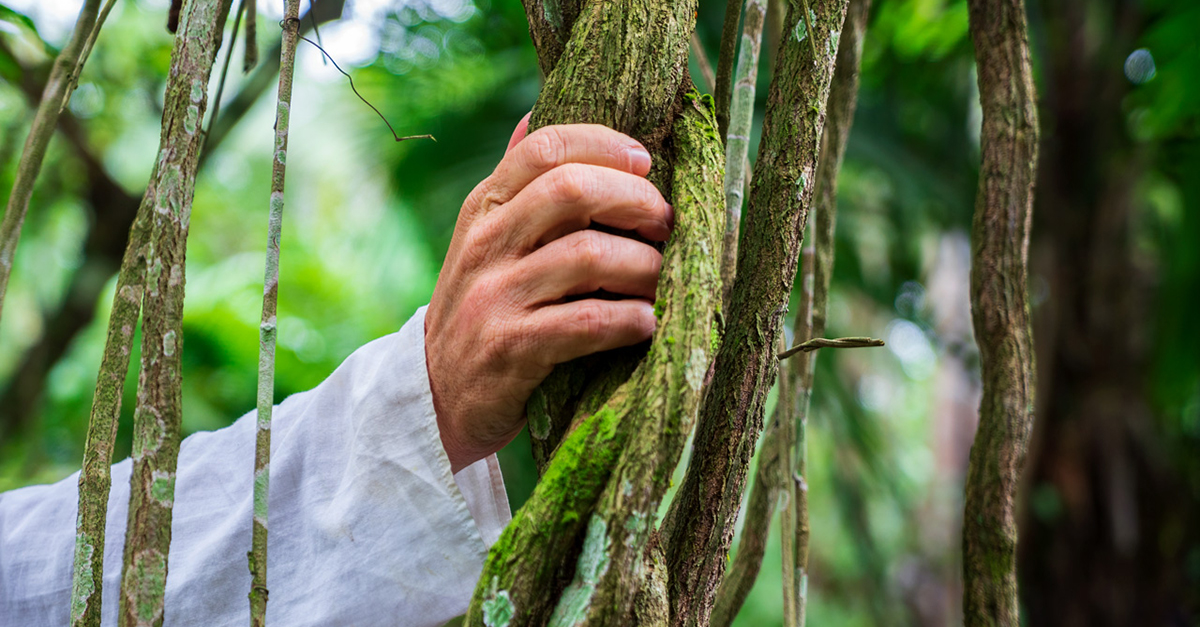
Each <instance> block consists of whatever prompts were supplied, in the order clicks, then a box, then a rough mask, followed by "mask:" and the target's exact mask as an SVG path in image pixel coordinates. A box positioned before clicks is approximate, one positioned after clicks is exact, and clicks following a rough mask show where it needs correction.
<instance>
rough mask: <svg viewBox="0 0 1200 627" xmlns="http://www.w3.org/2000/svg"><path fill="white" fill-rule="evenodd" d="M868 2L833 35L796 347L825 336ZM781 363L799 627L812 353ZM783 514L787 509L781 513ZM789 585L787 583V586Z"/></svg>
mask: <svg viewBox="0 0 1200 627" xmlns="http://www.w3.org/2000/svg"><path fill="white" fill-rule="evenodd" d="M869 11H870V0H850V3H849V6H848V7H847V8H846V20H845V22H844V23H843V25H842V30H841V35H840V37H839V38H838V39H839V42H838V52H837V54H838V57H837V67H836V68H835V70H834V74H833V81H832V84H831V85H830V87H829V102H828V104H827V106H826V113H827V116H828V117H827V118H826V120H825V128H824V130H823V131H822V133H821V157H820V160H819V163H818V165H817V175H816V183H815V185H816V189H814V190H813V207H812V212H813V216H812V221H813V222H812V223H813V229H812V236H813V246H812V247H811V248H809V249H806V250H805V258H804V261H803V264H802V273H801V285H802V287H801V292H800V294H801V299H800V311H799V312H798V314H797V316H796V327H795V338H796V342H803V341H804V340H805V339H806V338H812V337H821V336H823V335H825V321H826V313H827V309H828V302H829V287H830V283H831V282H832V278H833V253H834V230H835V227H836V226H837V180H838V174H839V172H840V171H841V165H842V158H843V156H844V155H845V151H846V140H847V139H848V138H849V136H850V127H851V125H852V124H853V122H854V108H855V103H856V101H857V98H858V72H859V66H860V65H861V61H862V40H863V36H864V34H865V31H866V27H867V14H868V13H869ZM792 360H793V361H792V362H791V363H790V364H789V366H788V377H789V378H790V379H791V380H792V381H793V382H794V383H793V386H794V387H795V389H796V394H795V395H794V402H795V407H794V413H793V415H794V416H795V431H794V434H795V438H794V441H792V442H791V443H790V446H789V447H788V451H787V452H786V453H785V454H786V455H787V456H788V458H789V459H790V462H789V463H788V465H787V466H788V468H789V471H788V474H789V475H790V476H789V477H788V481H787V484H786V485H787V488H786V489H787V493H788V497H789V498H788V499H787V508H786V509H785V511H786V512H787V515H786V516H785V519H784V520H785V521H786V522H785V524H784V525H783V534H784V537H785V538H787V541H786V542H785V547H784V554H783V568H784V582H785V587H784V625H785V626H786V627H803V626H804V624H805V618H806V610H807V606H808V554H809V525H808V417H809V410H810V407H811V400H812V389H813V373H814V371H815V367H816V353H807V354H802V355H795V356H793V357H792ZM789 510H790V511H789ZM788 584H790V585H788Z"/></svg>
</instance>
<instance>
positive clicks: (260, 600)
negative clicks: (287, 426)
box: [248, 0, 300, 627]
mask: <svg viewBox="0 0 1200 627" xmlns="http://www.w3.org/2000/svg"><path fill="white" fill-rule="evenodd" d="M299 15H300V0H288V1H287V5H286V9H285V15H284V18H283V49H282V52H281V53H280V61H279V100H278V105H277V107H276V109H275V154H274V158H273V159H272V161H271V202H270V215H269V218H268V220H267V261H266V270H265V273H264V274H265V276H264V278H263V308H262V320H261V322H260V323H259V327H258V329H259V330H258V343H259V354H258V429H257V430H256V435H255V447H254V519H253V537H252V539H251V545H250V546H251V548H250V553H249V554H248V557H249V559H250V579H251V581H250V624H251V625H253V626H254V627H262V626H263V625H265V624H266V622H267V509H268V507H267V504H268V489H269V487H270V476H271V472H270V465H271V411H272V409H273V407H274V396H275V333H276V326H275V325H276V322H275V310H276V306H277V303H278V298H279V237H280V230H281V227H282V225H283V184H284V175H285V174H286V171H287V144H288V121H289V118H290V117H291V102H292V78H293V76H294V75H295V70H296V43H297V41H298V40H299V30H300V18H299Z"/></svg>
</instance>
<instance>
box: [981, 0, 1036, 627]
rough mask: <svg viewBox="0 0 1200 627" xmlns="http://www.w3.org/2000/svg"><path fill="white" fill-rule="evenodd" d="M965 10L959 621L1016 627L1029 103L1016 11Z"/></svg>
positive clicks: (1024, 425)
mask: <svg viewBox="0 0 1200 627" xmlns="http://www.w3.org/2000/svg"><path fill="white" fill-rule="evenodd" d="M968 11H969V14H968V17H969V22H970V29H971V39H972V40H973V41H974V44H975V59H976V66H977V67H978V70H979V99H980V104H981V105H982V108H983V129H982V133H981V135H980V138H981V151H982V153H983V155H982V156H983V163H982V165H981V167H980V176H979V192H978V195H977V196H976V199H975V218H974V223H973V225H972V230H971V247H972V262H971V316H972V319H973V322H974V326H975V339H976V342H978V344H979V358H980V368H981V371H982V372H981V378H982V379H983V399H982V401H981V402H980V407H979V430H978V432H977V433H976V435H975V443H974V445H973V446H972V447H971V458H970V464H969V466H968V469H967V481H966V496H965V503H964V513H963V596H964V598H963V617H964V621H965V624H966V625H967V626H968V627H973V626H977V625H988V626H992V625H996V626H1005V627H1015V626H1016V625H1018V624H1019V611H1018V607H1017V575H1016V548H1017V521H1016V503H1015V496H1016V489H1017V484H1018V482H1019V481H1020V477H1021V470H1022V467H1023V464H1024V458H1025V450H1026V447H1027V445H1028V441H1029V433H1030V430H1031V428H1032V426H1033V394H1034V387H1033V378H1034V371H1033V367H1034V365H1033V359H1034V356H1033V339H1032V334H1031V332H1030V328H1029V302H1028V299H1027V297H1026V293H1027V287H1028V285H1027V282H1028V269H1027V259H1028V254H1029V228H1030V222H1031V219H1032V214H1033V185H1034V174H1035V171H1036V169H1037V142H1038V122H1037V106H1036V95H1035V93H1034V86H1033V76H1032V71H1031V69H1030V61H1029V42H1028V35H1027V33H1026V23H1025V5H1024V2H1022V0H970V1H969V2H968Z"/></svg>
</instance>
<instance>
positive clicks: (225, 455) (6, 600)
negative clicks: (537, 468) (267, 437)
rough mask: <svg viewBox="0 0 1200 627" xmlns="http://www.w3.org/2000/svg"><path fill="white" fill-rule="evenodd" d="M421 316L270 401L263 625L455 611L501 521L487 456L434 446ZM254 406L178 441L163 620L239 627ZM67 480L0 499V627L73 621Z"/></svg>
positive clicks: (112, 556) (116, 552)
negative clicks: (315, 380) (459, 455)
mask: <svg viewBox="0 0 1200 627" xmlns="http://www.w3.org/2000/svg"><path fill="white" fill-rule="evenodd" d="M424 323H425V309H424V308H422V309H421V310H419V311H417V313H416V314H414V315H413V317H412V318H411V319H410V320H409V321H408V323H407V324H405V325H404V327H403V328H402V329H401V330H400V331H399V332H398V333H394V334H392V335H389V336H386V337H383V338H380V339H378V340H375V341H374V342H371V343H369V344H367V345H366V346H363V347H362V348H360V349H359V350H357V351H355V352H354V354H353V355H351V356H350V357H348V358H347V359H346V361H345V362H343V363H342V365H341V366H339V367H338V369H337V370H335V371H334V372H333V374H331V375H330V376H329V378H328V379H326V380H325V381H323V382H322V383H321V384H320V385H319V386H317V387H316V388H315V389H313V390H310V391H308V392H304V393H301V394H296V395H294V396H291V397H289V398H288V399H287V400H285V401H284V402H283V403H281V404H280V405H279V406H278V407H276V408H275V412H274V420H273V424H272V435H271V482H270V490H271V492H270V515H269V516H270V517H269V521H268V528H269V544H268V551H269V553H268V568H267V587H268V589H269V590H270V601H269V603H268V604H267V623H268V624H269V625H277V626H280V627H285V626H286V627H301V626H304V625H322V626H325V625H331V626H332V625H347V626H351V625H353V626H363V627H367V626H373V625H410V626H413V627H424V626H430V627H433V626H437V625H441V624H442V623H444V622H446V621H447V620H449V619H451V618H453V617H455V616H457V615H459V614H462V613H463V612H465V611H466V608H467V604H468V602H469V601H470V598H471V593H472V592H473V590H474V588H475V582H476V580H477V579H478V578H479V573H480V571H481V568H482V565H483V560H484V557H485V556H486V553H487V549H488V547H490V546H491V544H492V543H494V542H495V541H496V539H497V538H498V537H499V536H500V532H501V531H502V530H503V528H504V525H505V524H507V523H508V521H509V518H510V516H511V514H510V511H509V506H508V499H507V497H506V496H505V492H504V482H503V479H502V478H501V475H500V467H499V465H498V463H497V461H496V457H495V456H494V455H493V456H491V457H488V458H486V459H483V460H480V461H478V462H476V463H475V464H473V465H471V466H469V467H467V468H465V469H463V470H461V471H460V472H459V473H458V474H452V473H451V471H450V462H449V460H448V459H447V458H446V453H445V451H444V450H443V449H442V443H441V439H440V437H439V435H438V428H437V420H436V417H435V414H434V411H433V400H432V396H431V394H430V391H429V378H428V375H427V373H426V369H425V335H424ZM254 429H255V415H254V412H250V413H249V414H247V415H245V416H242V417H241V419H239V420H238V421H237V422H236V423H234V424H233V425H232V426H230V427H227V428H225V429H221V430H219V431H213V432H207V433H197V434H194V435H192V436H191V437H188V438H187V439H185V440H184V441H183V445H182V447H181V448H180V453H179V467H178V471H177V472H178V474H177V479H176V487H175V511H174V521H173V523H172V526H171V534H172V536H171V551H170V556H169V558H168V560H169V561H168V576H167V589H166V610H165V612H166V613H165V617H164V622H163V624H164V625H165V626H166V627H186V626H193V625H195V626H205V627H209V626H212V627H220V626H225V625H231V626H232V625H237V626H239V627H240V626H242V625H246V624H248V623H249V620H250V610H249V601H248V600H247V597H246V595H247V593H248V592H249V591H250V571H249V569H248V567H247V561H246V552H247V551H248V550H249V549H250V529H251V510H252V501H253V498H252V491H253V487H252V483H253V482H252V479H251V478H252V476H253V472H252V469H253V467H254ZM130 469H131V462H130V460H128V459H126V460H125V461H122V462H120V463H118V464H116V465H115V466H113V467H112V492H111V494H110V496H109V501H108V524H107V529H106V540H105V547H104V592H103V624H104V625H106V626H108V625H112V626H114V627H115V626H116V624H117V609H118V595H119V593H120V573H121V554H122V549H123V547H124V544H125V522H126V516H127V514H128V508H127V505H128V501H129V474H130ZM78 480H79V474H78V473H76V474H74V475H72V476H70V477H68V478H66V479H64V480H62V481H60V482H58V483H56V484H53V485H46V486H32V487H28V488H23V489H20V490H14V491H12V492H8V493H4V494H0V626H3V627H9V626H18V625H19V626H21V627H42V626H43V625H44V626H47V627H64V626H65V625H68V624H69V613H70V597H71V563H72V553H73V550H74V547H75V517H76V510H77V507H78V497H77V484H78Z"/></svg>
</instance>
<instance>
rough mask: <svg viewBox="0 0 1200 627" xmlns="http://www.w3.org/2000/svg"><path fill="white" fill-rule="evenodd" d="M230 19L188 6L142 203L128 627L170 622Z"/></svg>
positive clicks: (125, 582) (203, 6)
mask: <svg viewBox="0 0 1200 627" xmlns="http://www.w3.org/2000/svg"><path fill="white" fill-rule="evenodd" d="M227 9H228V5H227V3H226V2H224V1H223V0H188V1H187V2H185V3H184V6H183V8H182V11H181V14H180V26H181V29H180V31H179V34H178V35H177V36H176V38H175V47H174V50H173V51H172V54H171V69H170V76H171V80H170V82H169V83H168V84H167V93H166V97H165V98H164V106H163V125H162V135H161V139H160V148H159V152H158V161H157V163H156V164H155V167H154V173H153V175H152V176H151V180H150V185H149V186H148V187H147V189H146V197H145V199H144V200H143V205H144V206H145V209H146V211H144V212H143V214H144V215H145V216H146V217H147V218H148V220H147V221H148V222H149V224H147V225H144V226H143V228H146V229H148V230H149V238H148V242H147V244H146V247H145V254H144V258H145V264H146V265H145V272H146V285H145V289H144V290H143V294H142V311H143V322H142V364H141V371H140V373H139V379H138V399H137V408H136V409H135V410H134V441H133V471H132V474H131V476H130V497H129V519H128V524H127V528H126V535H125V553H124V563H123V568H122V573H121V595H120V604H121V607H120V622H119V624H120V625H121V627H133V626H134V625H152V626H154V627H159V626H160V625H162V620H163V593H164V591H165V589H166V579H167V553H168V550H169V548H170V544H171V515H172V508H173V506H174V503H175V467H176V462H177V461H178V458H179V439H180V422H181V417H182V406H181V385H182V379H181V375H182V373H181V369H180V366H181V356H182V353H183V335H182V333H183V329H182V318H183V297H184V280H185V274H184V261H185V254H186V249H187V247H186V245H187V232H188V224H189V222H190V219H191V204H192V195H193V191H194V189H195V180H196V168H197V163H198V158H199V151H200V142H201V137H202V135H203V133H202V132H201V127H200V122H201V120H203V119H204V109H205V107H206V105H207V95H208V78H209V75H210V74H211V72H212V67H213V62H214V61H215V60H216V55H217V48H218V47H220V45H221V36H222V31H223V29H224V25H225V17H226V13H227ZM135 230H136V229H135ZM121 296H122V295H121V294H120V293H118V297H121ZM121 331H122V332H124V331H125V329H124V328H123V329H121Z"/></svg>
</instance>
